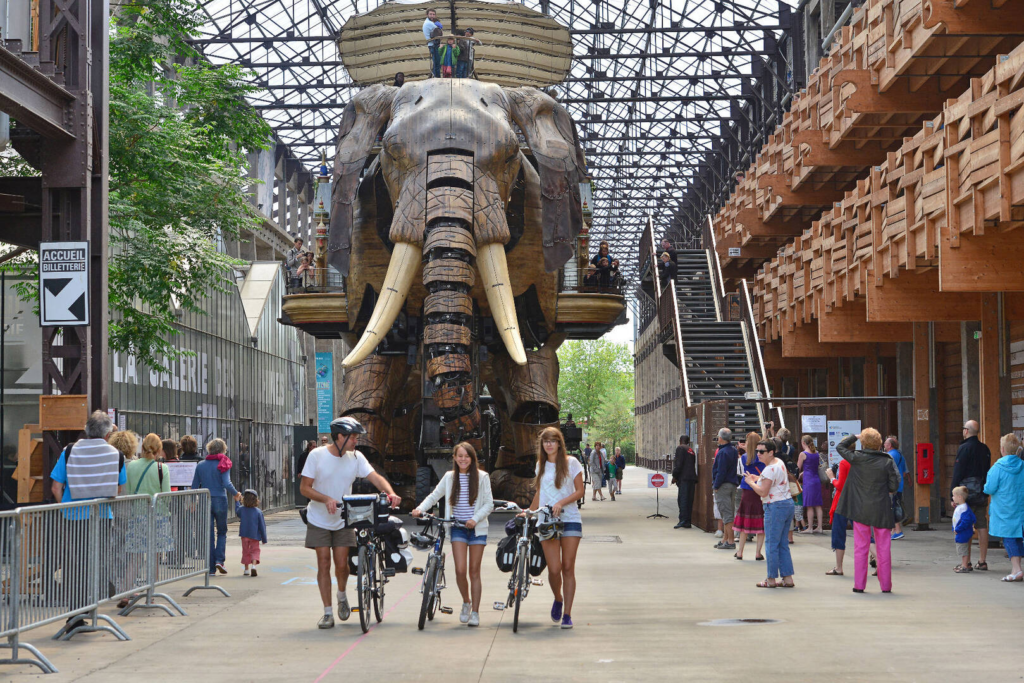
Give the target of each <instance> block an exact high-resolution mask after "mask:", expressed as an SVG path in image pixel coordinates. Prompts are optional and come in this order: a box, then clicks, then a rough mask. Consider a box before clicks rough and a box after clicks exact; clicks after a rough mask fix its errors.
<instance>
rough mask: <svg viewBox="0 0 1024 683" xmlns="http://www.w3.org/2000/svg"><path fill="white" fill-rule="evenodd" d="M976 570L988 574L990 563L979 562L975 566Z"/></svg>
mask: <svg viewBox="0 0 1024 683" xmlns="http://www.w3.org/2000/svg"><path fill="white" fill-rule="evenodd" d="M974 568H975V569H977V570H978V571H980V572H987V571H988V562H979V563H977V564H976V565H974Z"/></svg>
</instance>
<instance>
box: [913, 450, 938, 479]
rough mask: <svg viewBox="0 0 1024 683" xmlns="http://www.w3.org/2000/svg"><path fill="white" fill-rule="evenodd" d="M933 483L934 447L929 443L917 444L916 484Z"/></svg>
mask: <svg viewBox="0 0 1024 683" xmlns="http://www.w3.org/2000/svg"><path fill="white" fill-rule="evenodd" d="M934 482H935V446H933V445H932V444H930V443H919V444H917V483H918V484H932V483H934Z"/></svg>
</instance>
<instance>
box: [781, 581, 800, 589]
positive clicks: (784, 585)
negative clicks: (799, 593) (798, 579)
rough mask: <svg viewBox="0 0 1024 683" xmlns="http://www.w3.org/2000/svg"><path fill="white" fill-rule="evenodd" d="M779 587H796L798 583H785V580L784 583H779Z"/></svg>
mask: <svg viewBox="0 0 1024 683" xmlns="http://www.w3.org/2000/svg"><path fill="white" fill-rule="evenodd" d="M779 588H796V583H785V582H783V583H781V584H779Z"/></svg>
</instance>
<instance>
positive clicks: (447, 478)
mask: <svg viewBox="0 0 1024 683" xmlns="http://www.w3.org/2000/svg"><path fill="white" fill-rule="evenodd" d="M479 472H480V475H479V477H478V483H479V485H478V486H477V492H476V505H475V506H474V508H473V521H474V522H476V527H474V528H473V532H474V533H475V534H476V535H477V536H484V535H486V534H487V517H488V516H489V515H490V514H491V510H493V509H494V497H493V496H491V477H490V475H489V474H487V473H486V472H484V471H483V470H479ZM451 495H452V471H451V470H448V471H447V472H445V473H444V476H443V477H441V481H440V482H439V483H438V484H437V486H436V487H435V488H434V490H433V491H431V492H430V495H429V496H427V497H426V498H424V499H423V502H422V503H420V504H419V506H418V507H417V508H416V509H417V510H419V511H420V512H423V511H424V510H429V509H430V508H432V507H434V505H436V504H437V502H438V501H439V500H441V499H442V498H443V499H444V500H446V501H447V500H448V499H449V498H451Z"/></svg>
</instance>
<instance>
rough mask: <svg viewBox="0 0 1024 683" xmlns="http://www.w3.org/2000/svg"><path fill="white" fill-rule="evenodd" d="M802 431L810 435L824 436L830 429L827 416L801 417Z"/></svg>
mask: <svg viewBox="0 0 1024 683" xmlns="http://www.w3.org/2000/svg"><path fill="white" fill-rule="evenodd" d="M800 427H801V429H800V431H802V432H805V433H809V434H823V433H824V432H825V431H826V430H827V429H828V416H827V415H801V416H800Z"/></svg>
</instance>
